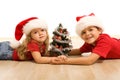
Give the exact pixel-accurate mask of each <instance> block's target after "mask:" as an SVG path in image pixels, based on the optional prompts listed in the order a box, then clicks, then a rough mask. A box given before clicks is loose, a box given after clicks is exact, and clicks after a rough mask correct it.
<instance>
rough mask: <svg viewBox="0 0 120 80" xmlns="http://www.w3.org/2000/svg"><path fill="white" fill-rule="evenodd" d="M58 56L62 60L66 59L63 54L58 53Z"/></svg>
mask: <svg viewBox="0 0 120 80" xmlns="http://www.w3.org/2000/svg"><path fill="white" fill-rule="evenodd" d="M58 58H59V59H60V60H63V61H65V60H67V57H66V56H65V55H60V56H58Z"/></svg>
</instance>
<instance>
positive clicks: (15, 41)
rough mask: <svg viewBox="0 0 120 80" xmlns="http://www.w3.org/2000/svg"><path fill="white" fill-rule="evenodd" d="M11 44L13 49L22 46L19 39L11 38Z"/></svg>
mask: <svg viewBox="0 0 120 80" xmlns="http://www.w3.org/2000/svg"><path fill="white" fill-rule="evenodd" d="M10 46H11V47H12V48H13V49H15V48H17V47H19V46H20V42H19V41H17V40H11V41H10Z"/></svg>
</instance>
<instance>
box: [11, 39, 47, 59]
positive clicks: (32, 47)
mask: <svg viewBox="0 0 120 80" xmlns="http://www.w3.org/2000/svg"><path fill="white" fill-rule="evenodd" d="M45 49H46V46H45V44H42V45H39V43H38V42H36V41H34V40H31V41H30V42H29V43H28V45H27V52H26V56H27V59H29V60H30V59H33V57H32V54H31V52H33V51H39V52H40V53H41V55H42V56H43V55H44V54H45ZM13 60H20V59H19V57H18V53H17V51H16V50H14V52H13Z"/></svg>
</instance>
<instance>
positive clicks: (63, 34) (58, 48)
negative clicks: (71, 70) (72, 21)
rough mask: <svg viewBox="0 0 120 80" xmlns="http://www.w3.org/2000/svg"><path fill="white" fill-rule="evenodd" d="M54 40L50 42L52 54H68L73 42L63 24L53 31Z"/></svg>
mask: <svg viewBox="0 0 120 80" xmlns="http://www.w3.org/2000/svg"><path fill="white" fill-rule="evenodd" d="M52 40H53V41H52V42H51V43H50V46H51V48H50V55H51V56H59V55H67V54H68V53H69V52H70V51H71V49H72V42H71V39H70V37H69V33H68V31H67V29H66V28H63V26H62V24H59V26H58V27H57V28H56V29H55V31H53V37H52Z"/></svg>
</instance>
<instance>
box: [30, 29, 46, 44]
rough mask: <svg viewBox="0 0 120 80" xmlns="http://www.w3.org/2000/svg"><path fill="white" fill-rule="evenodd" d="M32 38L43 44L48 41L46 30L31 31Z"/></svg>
mask: <svg viewBox="0 0 120 80" xmlns="http://www.w3.org/2000/svg"><path fill="white" fill-rule="evenodd" d="M31 38H32V39H34V40H36V41H38V42H40V43H43V42H44V41H45V40H46V39H47V31H46V29H41V28H36V29H33V30H32V31H31Z"/></svg>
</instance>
